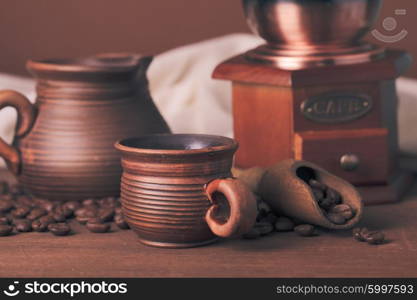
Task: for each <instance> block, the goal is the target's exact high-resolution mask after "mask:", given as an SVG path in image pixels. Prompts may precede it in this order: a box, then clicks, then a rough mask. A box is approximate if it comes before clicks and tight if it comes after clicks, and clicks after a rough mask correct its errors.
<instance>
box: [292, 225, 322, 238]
mask: <svg viewBox="0 0 417 300" xmlns="http://www.w3.org/2000/svg"><path fill="white" fill-rule="evenodd" d="M294 231H295V232H296V233H297V234H298V235H300V236H304V237H310V236H316V235H317V233H316V229H315V228H314V226H313V225H310V224H303V225H298V226H296V227H294Z"/></svg>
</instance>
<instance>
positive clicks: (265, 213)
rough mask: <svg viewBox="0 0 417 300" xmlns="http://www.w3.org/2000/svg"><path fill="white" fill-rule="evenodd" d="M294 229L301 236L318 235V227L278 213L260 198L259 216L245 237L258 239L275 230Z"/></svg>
mask: <svg viewBox="0 0 417 300" xmlns="http://www.w3.org/2000/svg"><path fill="white" fill-rule="evenodd" d="M286 231H294V232H295V233H297V234H298V235H300V236H303V237H311V236H316V235H318V233H317V230H316V228H315V227H314V226H313V225H310V224H303V223H302V222H299V221H297V220H293V219H290V218H288V217H285V216H278V215H276V214H275V213H274V212H273V211H272V209H271V208H270V206H269V205H268V204H267V203H266V202H264V201H262V200H261V199H260V198H258V216H257V218H256V223H255V226H254V227H253V228H252V229H251V230H250V231H249V232H248V233H246V234H244V235H243V238H244V239H257V238H259V237H262V236H266V235H269V234H271V233H273V232H286Z"/></svg>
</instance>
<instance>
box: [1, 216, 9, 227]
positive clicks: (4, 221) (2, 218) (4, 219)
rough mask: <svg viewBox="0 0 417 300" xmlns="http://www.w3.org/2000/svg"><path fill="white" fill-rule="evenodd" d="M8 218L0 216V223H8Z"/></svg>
mask: <svg viewBox="0 0 417 300" xmlns="http://www.w3.org/2000/svg"><path fill="white" fill-rule="evenodd" d="M9 224H10V219H9V218H8V217H7V216H2V217H0V225H9Z"/></svg>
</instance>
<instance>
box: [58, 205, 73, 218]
mask: <svg viewBox="0 0 417 300" xmlns="http://www.w3.org/2000/svg"><path fill="white" fill-rule="evenodd" d="M54 212H55V213H58V214H62V215H64V216H65V218H70V217H72V216H73V214H74V211H73V210H71V209H69V208H68V207H66V206H65V205H59V206H57V207H55V209H54Z"/></svg>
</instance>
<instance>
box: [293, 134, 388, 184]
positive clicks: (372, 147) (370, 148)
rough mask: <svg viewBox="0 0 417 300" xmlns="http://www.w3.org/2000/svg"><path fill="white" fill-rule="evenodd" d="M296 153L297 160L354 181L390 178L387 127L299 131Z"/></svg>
mask: <svg viewBox="0 0 417 300" xmlns="http://www.w3.org/2000/svg"><path fill="white" fill-rule="evenodd" d="M294 152H295V153H294V155H295V158H296V159H301V160H307V161H311V162H313V163H316V164H318V165H319V166H321V167H323V168H324V169H326V170H327V171H329V172H331V173H333V174H335V175H337V176H340V177H342V178H344V179H346V180H348V181H350V182H351V183H353V184H357V185H361V184H378V183H386V182H387V180H388V176H389V168H390V166H389V165H388V161H389V159H388V156H389V153H388V152H389V150H388V131H387V129H366V130H337V131H321V132H317V131H316V132H299V133H296V135H295V139H294Z"/></svg>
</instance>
